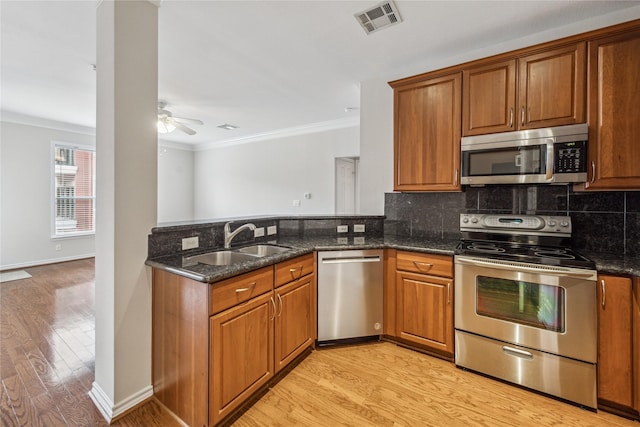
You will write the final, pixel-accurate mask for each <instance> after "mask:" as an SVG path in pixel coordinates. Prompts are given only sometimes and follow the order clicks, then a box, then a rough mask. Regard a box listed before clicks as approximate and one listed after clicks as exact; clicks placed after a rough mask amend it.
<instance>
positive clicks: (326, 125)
mask: <svg viewBox="0 0 640 427" xmlns="http://www.w3.org/2000/svg"><path fill="white" fill-rule="evenodd" d="M355 126H360V117H352V118H348V119H339V120H331V121H327V122H319V123H310V124H308V125H303V126H296V127H291V128H286V129H280V130H276V131H272V132H264V133H259V134H255V135H249V136H244V137H240V138H233V139H226V140H223V141H211V142H201V143H199V144H194V149H195V151H205V150H211V149H214V148H221V147H231V146H234V145H241V144H250V143H253V142H258V141H265V140H269V139H276V138H286V137H289V136H296V135H304V134H309V133H318V132H326V131H330V130H336V129H344V128H350V127H355Z"/></svg>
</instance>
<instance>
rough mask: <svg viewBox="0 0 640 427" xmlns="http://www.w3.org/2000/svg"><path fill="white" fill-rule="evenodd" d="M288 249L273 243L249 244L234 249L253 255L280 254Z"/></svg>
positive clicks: (288, 249)
mask: <svg viewBox="0 0 640 427" xmlns="http://www.w3.org/2000/svg"><path fill="white" fill-rule="evenodd" d="M290 250H291V248H287V247H284V246H275V245H251V246H245V247H244V248H239V249H236V251H238V252H240V253H242V254H251V255H253V256H259V257H262V256H269V255H275V254H280V253H282V252H287V251H290Z"/></svg>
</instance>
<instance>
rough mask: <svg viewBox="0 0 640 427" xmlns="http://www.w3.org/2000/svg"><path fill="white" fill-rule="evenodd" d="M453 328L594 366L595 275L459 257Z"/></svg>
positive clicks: (595, 344) (554, 268)
mask: <svg viewBox="0 0 640 427" xmlns="http://www.w3.org/2000/svg"><path fill="white" fill-rule="evenodd" d="M454 289H455V328H456V329H458V330H461V331H466V332H471V333H474V334H478V335H482V336H485V337H489V338H493V339H497V340H500V341H504V342H507V343H512V344H516V345H520V346H524V347H528V348H532V349H537V350H541V351H543V352H549V353H553V354H557V355H561V356H565V357H571V358H574V359H577V360H582V361H585V362H590V363H596V358H597V311H596V272H595V271H591V270H582V269H575V268H566V267H555V266H546V265H537V264H529V263H518V262H511V261H501V260H494V259H484V258H476V257H467V256H461V255H457V256H456V257H455V287H454Z"/></svg>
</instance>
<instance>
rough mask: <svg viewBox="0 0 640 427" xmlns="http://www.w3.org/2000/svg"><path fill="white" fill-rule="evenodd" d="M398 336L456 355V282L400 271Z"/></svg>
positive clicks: (397, 285)
mask: <svg viewBox="0 0 640 427" xmlns="http://www.w3.org/2000/svg"><path fill="white" fill-rule="evenodd" d="M396 287H397V307H396V309H397V316H398V319H397V322H396V328H397V331H398V337H399V338H402V339H405V340H407V341H411V342H414V343H416V344H420V345H423V346H425V347H428V348H431V349H433V350H437V351H439V352H440V353H446V354H447V355H452V354H453V281H452V280H451V279H447V278H442V277H434V276H426V275H423V274H415V273H406V272H398V273H397V274H396Z"/></svg>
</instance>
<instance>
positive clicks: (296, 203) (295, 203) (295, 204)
mask: <svg viewBox="0 0 640 427" xmlns="http://www.w3.org/2000/svg"><path fill="white" fill-rule="evenodd" d="M292 205H293V206H300V200H299V199H295V200H294V201H293V202H292Z"/></svg>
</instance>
